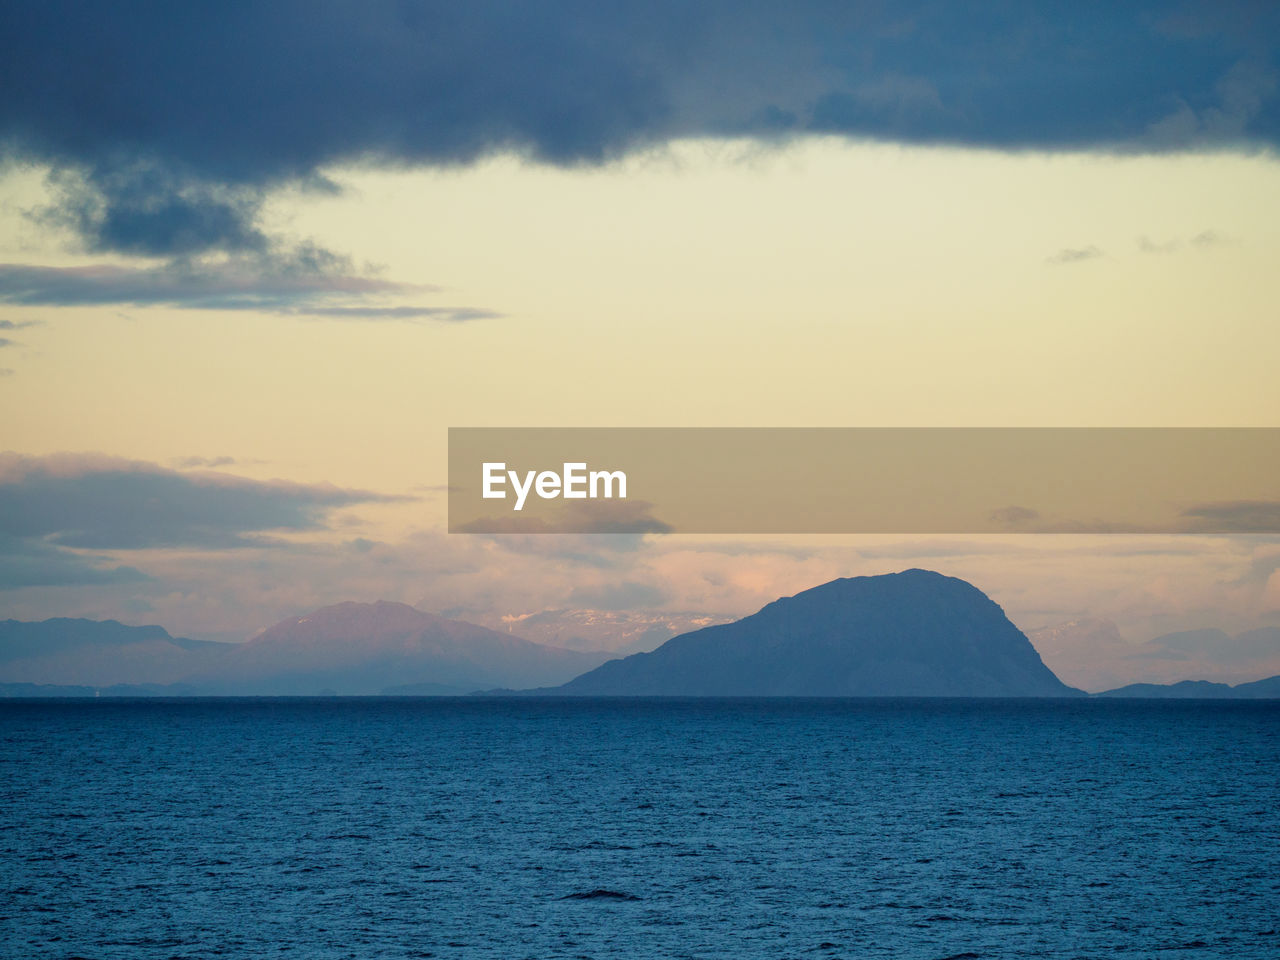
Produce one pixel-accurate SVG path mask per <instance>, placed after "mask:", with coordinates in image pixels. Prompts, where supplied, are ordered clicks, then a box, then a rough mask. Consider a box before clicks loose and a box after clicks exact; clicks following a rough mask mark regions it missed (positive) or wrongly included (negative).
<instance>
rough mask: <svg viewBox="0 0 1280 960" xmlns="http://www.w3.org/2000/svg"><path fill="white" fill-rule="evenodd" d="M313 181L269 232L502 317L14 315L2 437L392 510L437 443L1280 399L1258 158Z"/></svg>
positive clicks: (3, 247)
mask: <svg viewBox="0 0 1280 960" xmlns="http://www.w3.org/2000/svg"><path fill="white" fill-rule="evenodd" d="M330 175H331V176H332V177H333V178H334V179H335V180H336V181H337V182H339V183H341V184H342V185H343V186H344V187H345V188H346V190H345V191H344V193H343V194H342V195H341V196H338V197H306V196H299V195H298V194H297V193H296V192H292V191H291V192H288V193H285V194H283V195H280V196H278V197H276V198H275V199H274V200H273V202H272V204H271V206H270V209H269V211H268V222H269V224H270V225H271V226H273V227H279V228H281V229H282V230H283V231H285V232H287V233H289V234H291V235H294V236H297V237H299V238H314V239H315V240H317V241H318V242H320V243H322V244H324V245H327V246H329V247H331V248H332V249H335V250H338V251H341V252H347V253H350V254H351V255H352V256H353V257H354V258H355V260H356V261H357V263H365V262H368V263H372V264H376V265H378V266H379V268H380V269H381V271H382V273H383V275H384V276H386V277H388V278H390V279H394V280H398V281H403V282H407V283H424V284H435V285H437V286H438V287H440V288H441V290H440V291H439V292H435V293H429V294H425V295H423V296H421V297H419V298H418V300H419V301H420V302H424V303H430V304H441V305H451V306H452V305H464V306H475V307H482V308H488V309H491V310H496V311H499V312H501V313H502V314H504V316H502V317H501V318H496V319H483V320H476V321H472V322H469V323H465V324H447V323H431V322H428V323H426V324H424V325H414V324H407V323H395V322H386V323H376V324H372V323H364V322H342V321H333V320H315V321H311V320H302V319H298V318H289V317H278V316H261V315H256V314H252V313H231V312H219V311H198V310H174V309H168V308H161V307H130V306H111V307H95V308H49V307H33V308H20V307H13V306H6V307H3V308H0V317H2V318H7V319H12V320H22V319H39V320H43V321H46V324H45V325H44V326H42V327H36V328H29V329H26V330H22V331H17V332H14V333H12V334H11V335H10V336H11V339H15V340H18V341H19V342H20V343H21V344H22V346H20V347H10V348H8V349H7V351H6V358H7V359H6V363H5V364H4V365H5V366H7V367H10V368H12V369H14V371H15V372H14V374H13V375H12V376H9V377H6V378H4V382H3V383H2V384H0V390H3V391H4V394H5V397H6V406H7V407H8V408H9V409H10V410H21V416H16V417H14V416H10V417H9V418H7V423H6V424H5V425H4V428H3V432H4V437H3V439H4V444H3V445H4V446H5V447H7V448H10V449H16V450H19V451H22V452H32V453H35V452H46V451H52V450H62V449H75V450H83V449H100V450H104V451H107V452H110V453H116V454H120V455H124V456H130V457H138V458H142V459H149V460H156V461H161V462H163V461H166V460H168V459H169V458H172V457H178V456H183V455H189V454H193V453H199V454H203V455H214V454H229V455H232V456H236V457H237V458H241V459H245V460H255V459H256V460H265V461H269V462H270V463H269V464H263V465H260V466H261V467H262V468H267V467H271V468H274V469H275V470H276V471H278V472H280V473H281V474H282V475H284V476H287V477H290V478H293V479H298V480H308V481H319V480H329V481H332V482H335V483H338V484H346V485H357V486H366V487H373V488H377V489H380V490H386V491H403V490H406V489H408V488H409V487H411V486H413V485H415V484H419V483H438V482H442V477H443V459H442V458H443V447H444V431H445V429H446V428H447V427H448V426H449V425H463V424H473V425H488V424H519V425H575V424H582V425H613V424H617V425H665V424H698V425H762V426H764V425H899V424H910V425H1005V424H1009V425H1112V424H1123V425H1274V423H1275V415H1276V411H1280V381H1278V380H1277V378H1276V377H1274V375H1273V366H1274V362H1273V361H1274V357H1275V356H1277V355H1280V324H1277V323H1276V320H1277V319H1280V318H1277V316H1276V309H1277V308H1276V306H1275V305H1276V304H1277V303H1280V272H1277V271H1275V270H1274V264H1275V263H1277V262H1280V164H1278V163H1277V162H1276V161H1275V160H1274V159H1272V158H1268V157H1241V156H1235V155H1189V156H1160V157H1107V156H1095V155H1067V156H1046V155H1036V154H1026V155H1016V154H1013V155H1011V154H997V153H984V152H976V151H967V152H965V151H956V150H926V149H905V148H900V147H892V146H872V145H857V144H849V143H845V142H842V141H835V140H813V141H807V142H803V143H800V144H797V145H794V146H792V147H790V148H786V149H776V150H761V149H760V148H749V147H747V146H746V145H733V144H730V145H724V144H720V145H710V144H704V143H684V144H678V145H677V146H676V147H674V148H672V149H671V150H669V151H665V152H663V153H661V154H656V155H649V156H642V157H638V158H634V159H631V160H629V161H626V162H624V163H620V164H616V165H613V166H608V167H605V168H602V169H598V170H560V169H552V168H546V167H534V166H529V165H525V164H522V163H520V162H518V161H516V160H514V159H511V158H504V159H497V160H493V161H490V162H488V163H485V164H482V165H480V166H478V167H475V168H469V169H465V170H456V171H445V172H424V171H408V172H400V173H388V172H381V171H367V170H365V171H360V170H356V171H344V170H339V171H331V172H330ZM31 184H32V181H31V179H30V178H26V179H15V180H11V181H9V183H8V187H9V189H8V191H7V196H6V202H7V204H8V205H7V206H6V207H5V211H6V212H5V230H4V235H3V237H2V238H0V256H3V258H4V259H5V260H8V261H11V262H27V263H47V264H58V263H69V262H85V258H83V257H80V258H75V259H72V257H71V256H69V255H68V254H67V253H66V252H65V251H64V250H61V249H59V246H58V242H59V241H60V240H65V237H62V238H60V237H56V236H55V235H53V234H51V233H48V232H42V231H38V230H34V229H33V227H32V225H31V224H30V223H28V222H25V221H24V220H23V218H21V217H20V216H16V215H15V212H14V211H15V206H22V205H24V204H25V205H28V206H30V205H32V204H33V201H34V198H33V197H32V196H31V190H30V188H31ZM1206 234H1209V235H1211V236H1212V242H1204V238H1205V236H1206ZM1196 237H1201V238H1202V240H1201V242H1199V243H1196V242H1194V238H1196ZM1144 238H1145V241H1146V243H1147V245H1148V246H1149V247H1159V248H1162V249H1161V250H1160V252H1144V250H1143V243H1144ZM1091 248H1093V249H1096V250H1098V251H1100V253H1101V255H1099V256H1095V257H1093V258H1088V259H1081V260H1078V261H1076V262H1066V263H1054V262H1051V260H1052V258H1054V257H1055V256H1057V255H1059V253H1060V252H1061V251H1063V250H1089V249H1091ZM1164 248H1168V249H1167V250H1166V249H1164ZM92 259H94V260H95V262H96V261H97V260H100V259H101V258H92ZM251 472H252V473H253V474H255V475H262V474H263V472H264V470H263V469H256V468H255V469H254V470H253V471H251ZM265 472H267V473H269V472H271V471H270V469H265Z"/></svg>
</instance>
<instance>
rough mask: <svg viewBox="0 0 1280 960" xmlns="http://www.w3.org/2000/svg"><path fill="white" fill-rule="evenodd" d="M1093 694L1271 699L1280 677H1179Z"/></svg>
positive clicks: (1276, 692) (1279, 690) (1278, 688)
mask: <svg viewBox="0 0 1280 960" xmlns="http://www.w3.org/2000/svg"><path fill="white" fill-rule="evenodd" d="M1093 696H1095V697H1126V698H1130V699H1160V700H1178V699H1204V700H1272V699H1276V698H1280V676H1275V677H1267V678H1266V679H1264V680H1254V681H1251V682H1250V683H1237V684H1236V685H1235V686H1232V685H1230V684H1226V683H1217V682H1215V681H1212V680H1180V681H1178V682H1177V683H1129V684H1126V685H1125V686H1123V687H1116V688H1115V689H1114V690H1104V691H1102V692H1101V693H1095V694H1093Z"/></svg>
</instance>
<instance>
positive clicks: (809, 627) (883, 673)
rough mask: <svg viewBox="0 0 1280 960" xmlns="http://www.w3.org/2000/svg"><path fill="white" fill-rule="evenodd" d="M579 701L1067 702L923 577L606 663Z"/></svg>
mask: <svg viewBox="0 0 1280 960" xmlns="http://www.w3.org/2000/svg"><path fill="white" fill-rule="evenodd" d="M542 692H543V693H554V694H559V695H576V696H852V697H879V696H959V697H971V696H972V697H1010V696H1012V697H1075V696H1084V695H1085V694H1084V692H1083V691H1080V690H1076V689H1075V688H1073V687H1068V686H1067V685H1066V684H1064V683H1063V682H1062V681H1060V680H1059V679H1058V678H1057V677H1056V676H1055V675H1054V674H1053V671H1051V670H1050V669H1049V668H1048V667H1047V666H1045V665H1044V663H1043V661H1041V659H1040V655H1039V654H1038V653H1036V650H1035V648H1034V647H1033V646H1032V645H1031V642H1030V641H1029V640H1028V639H1027V638H1026V636H1025V635H1023V633H1022V632H1021V631H1020V630H1019V629H1018V628H1017V627H1015V626H1014V625H1013V624H1012V623H1011V622H1010V621H1009V619H1008V618H1007V617H1006V616H1005V615H1004V611H1003V610H1001V609H1000V607H999V606H998V605H997V604H996V603H995V602H994V601H992V600H991V599H990V598H989V597H987V596H986V594H984V593H983V592H982V591H980V590H978V589H977V588H976V587H974V586H973V585H972V584H969V583H966V582H965V581H963V580H959V579H957V578H954V577H947V576H943V575H942V574H939V573H934V572H932V571H928V570H918V569H917V570H907V571H904V572H902V573H894V574H885V575H882V576H873V577H851V578H845V579H840V580H833V581H831V582H830V583H825V584H822V585H821V586H818V587H814V588H812V589H810V590H805V591H803V592H801V593H798V594H796V595H795V596H793V597H784V598H782V599H780V600H776V601H774V602H773V603H770V604H768V605H766V606H765V607H763V608H762V609H761V610H760V611H759V612H758V613H755V614H752V615H751V616H749V617H746V618H744V619H742V620H738V621H735V622H733V623H728V624H722V625H718V626H712V627H707V628H704V629H702V630H696V631H693V632H692V633H686V634H682V635H681V636H678V637H674V638H672V639H671V640H668V641H667V642H666V643H665V644H663V645H662V646H661V647H659V648H658V649H657V650H654V651H653V652H652V653H640V654H635V655H633V656H630V657H626V658H624V659H620V660H611V661H609V662H608V663H605V664H603V665H602V666H600V667H597V668H596V669H595V670H592V671H591V672H589V673H586V674H584V675H582V676H580V677H577V678H575V679H574V680H571V681H569V682H568V683H566V684H564V685H562V686H560V687H557V688H555V689H554V690H547V691H542Z"/></svg>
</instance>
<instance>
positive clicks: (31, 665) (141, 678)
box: [0, 617, 234, 688]
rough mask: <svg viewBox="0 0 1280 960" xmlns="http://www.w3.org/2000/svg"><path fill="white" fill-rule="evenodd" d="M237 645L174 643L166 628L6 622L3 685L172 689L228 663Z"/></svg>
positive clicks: (1, 624) (1, 635) (2, 626)
mask: <svg viewBox="0 0 1280 960" xmlns="http://www.w3.org/2000/svg"><path fill="white" fill-rule="evenodd" d="M233 648H234V644H229V643H215V642H211V641H206V640H189V639H187V638H186V637H173V636H170V635H169V633H168V632H167V631H166V630H165V629H164V628H162V627H156V626H146V627H130V626H126V625H125V624H123V623H119V622H117V621H115V620H83V619H75V618H70V617H54V618H53V619H51V620H41V621H37V622H27V621H21V620H4V621H0V681H4V682H8V683H36V684H47V683H56V684H63V685H85V686H87V687H89V688H94V687H105V686H111V685H114V684H169V683H173V682H175V681H177V680H180V679H181V678H182V677H185V676H186V675H188V674H190V673H193V672H195V671H198V670H201V669H205V668H207V667H209V666H211V665H212V664H214V663H217V662H218V661H219V660H221V659H222V656H223V655H224V654H225V653H226V652H227V651H229V650H231V649H233Z"/></svg>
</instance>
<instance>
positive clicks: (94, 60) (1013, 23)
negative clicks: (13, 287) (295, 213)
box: [0, 0, 1280, 256]
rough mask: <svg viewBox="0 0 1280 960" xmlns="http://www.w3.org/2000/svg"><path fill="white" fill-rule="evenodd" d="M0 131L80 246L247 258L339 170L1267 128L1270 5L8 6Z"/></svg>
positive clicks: (1011, 145) (1219, 139)
mask: <svg viewBox="0 0 1280 960" xmlns="http://www.w3.org/2000/svg"><path fill="white" fill-rule="evenodd" d="M0 37H2V38H4V39H3V40H2V41H0V44H2V46H0V90H3V91H5V92H4V94H3V96H2V97H0V143H3V144H4V145H5V146H6V147H7V151H8V153H9V155H10V156H12V157H15V158H20V159H29V160H35V161H39V162H45V163H49V164H52V165H53V167H54V168H55V170H56V174H55V177H54V180H53V184H54V186H55V189H56V193H57V196H58V203H57V207H56V209H55V210H53V211H49V212H47V213H46V216H51V217H53V218H54V219H57V220H59V221H60V222H63V223H66V224H68V225H70V226H71V227H73V228H74V229H75V230H76V231H77V232H79V233H80V235H81V236H82V237H83V238H84V240H85V242H86V243H87V245H88V246H89V247H91V248H93V249H100V250H107V249H111V250H121V251H128V252H132V253H148V254H161V255H166V256H171V255H179V254H188V255H190V254H195V253H199V252H201V251H206V250H212V249H218V250H224V251H239V252H244V253H252V252H261V251H263V250H264V249H267V247H268V246H269V245H270V240H269V238H267V237H266V236H265V235H264V232H263V228H262V226H261V223H260V219H261V218H260V213H261V204H262V197H263V195H264V191H265V190H266V189H268V188H269V187H271V186H273V185H279V184H282V183H298V184H302V185H304V186H309V187H310V188H311V189H325V188H326V187H327V184H325V182H324V181H323V179H322V178H320V177H318V175H317V171H318V170H321V169H322V168H324V167H325V166H326V165H330V164H336V163H373V164H391V165H405V164H410V165H413V164H419V165H437V166H439V165H451V164H461V163H468V162H470V161H473V160H475V159H476V158H478V157H481V156H483V155H485V154H489V153H492V152H495V151H507V150H510V151H516V152H519V153H521V154H524V155H526V156H529V157H531V158H534V159H537V160H541V161H546V162H550V163H557V164H576V163H597V162H600V161H603V160H607V159H609V158H611V157H615V156H618V155H620V154H623V153H625V152H627V151H630V150H633V149H637V148H643V147H646V146H649V145H653V144H658V143H662V142H665V141H667V140H669V139H670V138H673V137H679V136H712V137H725V136H743V135H745V136H758V137H764V138H777V137H783V136H790V135H795V134H800V133H806V132H817V133H833V134H839V135H845V136H851V137H870V138H877V139H885V140H893V141H900V142H910V143H937V144H963V145H975V146H981V147H993V148H997V149H1026V148H1031V149H1049V150H1054V149H1078V148H1083V149H1104V150H1167V149H1188V148H1190V149H1198V148H1205V147H1209V148H1216V147H1228V148H1235V147H1245V148H1253V147H1257V146H1274V145H1275V144H1276V143H1277V142H1280V101H1278V98H1277V79H1276V78H1277V73H1276V64H1275V53H1276V49H1275V48H1276V45H1277V38H1278V37H1280V6H1277V5H1276V4H1274V3H1269V2H1265V0H1259V2H1247V0H1238V2H1222V0H1218V2H1207V0H1203V2H1185V0H1147V2H1134V3H1122V4H1121V3H1117V4H1098V5H1090V6H1088V7H1081V6H1080V5H1075V4H1053V5H1045V4H1016V3H1002V4H983V5H980V6H975V5H972V4H935V3H928V2H925V0H915V2H910V0H908V2H903V3H894V4H880V3H831V2H827V0H811V2H803V0H800V2H796V3H791V4H785V5H784V4H778V3H772V2H765V0H739V2H734V3H728V2H723V0H720V2H708V3H697V4H688V3H679V2H674V0H645V2H643V3H642V2H638V0H637V2H630V3H622V2H611V3H601V2H596V0H548V2H544V3H538V4H527V3H517V2H515V0H475V2H471V3H462V4H460V3H443V2H412V0H362V2H358V3H357V2H354V0H345V2H344V0H339V2H334V3H326V4H322V5H317V4H314V3H305V2H303V0H284V2H279V3H271V4H253V3H244V2H230V3H221V4H186V3H173V4H110V5H104V4H97V3H89V2H84V0H79V2H73V0H40V2H36V0H18V2H11V3H6V4H3V5H0Z"/></svg>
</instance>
